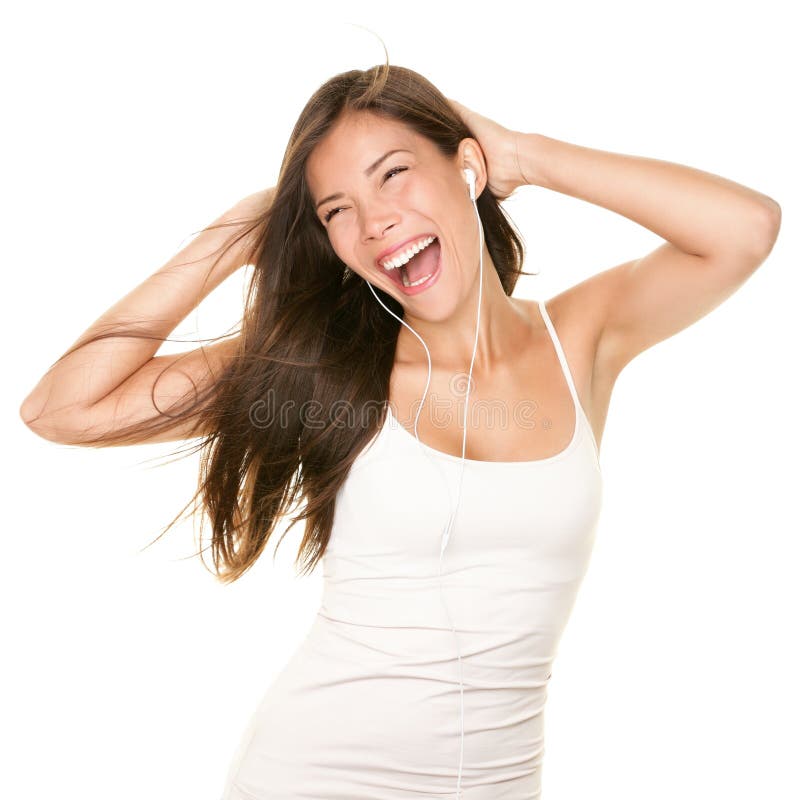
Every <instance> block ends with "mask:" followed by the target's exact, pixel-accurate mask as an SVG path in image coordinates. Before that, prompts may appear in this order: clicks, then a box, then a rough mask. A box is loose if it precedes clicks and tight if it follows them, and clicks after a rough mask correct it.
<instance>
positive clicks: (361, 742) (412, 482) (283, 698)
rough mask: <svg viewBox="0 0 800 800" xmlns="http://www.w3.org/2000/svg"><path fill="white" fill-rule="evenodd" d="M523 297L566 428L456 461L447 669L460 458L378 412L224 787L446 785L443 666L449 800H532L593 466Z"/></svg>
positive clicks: (281, 790) (362, 790) (355, 794)
mask: <svg viewBox="0 0 800 800" xmlns="http://www.w3.org/2000/svg"><path fill="white" fill-rule="evenodd" d="M539 308H540V310H541V313H542V317H543V319H544V321H545V323H546V325H547V329H548V331H549V333H550V337H551V339H552V343H553V346H554V347H555V350H556V353H557V355H558V359H559V361H560V363H561V367H562V372H563V376H564V379H565V380H566V382H567V385H568V386H569V391H570V395H571V397H572V403H573V406H574V409H575V428H574V432H573V436H572V440H571V441H570V443H569V444H568V445H567V446H566V447H565V448H564V449H563V450H562V451H561V452H559V453H557V454H556V455H553V456H551V457H549V458H543V459H538V460H535V461H513V462H504V461H477V460H471V459H467V460H466V464H465V466H464V476H463V484H462V487H461V496H460V504H459V508H458V512H457V514H456V516H455V518H454V520H453V524H452V529H451V534H450V540H449V543H448V545H447V549H446V551H445V553H444V557H443V561H442V578H441V580H442V592H443V594H444V596H445V597H446V600H447V607H448V610H449V613H450V618H451V620H452V623H453V625H454V627H455V629H456V631H457V636H458V648H459V650H460V654H461V665H460V669H459V663H458V657H457V652H456V647H455V644H454V638H453V632H452V631H451V627H450V623H449V622H448V619H447V616H446V614H445V610H444V608H443V606H442V602H441V599H440V594H439V578H438V571H439V555H440V543H441V534H442V531H443V529H444V526H445V524H446V522H447V519H448V516H449V510H450V508H451V505H455V497H456V487H457V481H458V478H459V472H460V470H461V458H460V457H459V456H454V455H451V454H448V453H443V452H441V451H439V450H436V449H434V448H431V447H429V446H428V445H424V444H423V445H422V448H423V450H424V454H423V453H422V452H421V451H420V443H419V442H418V441H417V439H416V437H415V436H414V435H413V434H412V433H410V432H409V431H407V430H406V429H405V428H404V427H403V426H402V425H400V423H399V422H398V421H397V420H396V419H395V417H394V416H392V415H391V412H390V411H388V412H387V415H386V418H385V422H384V424H383V425H382V427H381V429H380V431H379V432H378V434H377V435H376V436H375V437H373V439H372V440H371V441H370V443H369V444H368V445H367V447H365V449H364V450H363V451H362V452H361V453H360V454H359V456H358V458H357V459H356V461H355V462H354V464H353V466H352V467H351V471H350V473H349V474H348V477H347V479H346V481H345V483H344V484H343V485H342V486H341V488H340V490H339V493H338V495H337V499H336V509H335V514H334V521H333V528H332V532H331V537H330V540H329V543H328V546H327V550H326V552H325V555H324V557H323V559H322V564H323V579H324V584H323V597H322V602H321V605H320V609H319V612H318V614H317V616H316V618H315V621H314V623H313V625H312V626H311V629H310V631H309V633H308V636H307V637H306V639H305V640H304V642H303V643H302V644H301V646H300V647H299V649H298V650H297V651H296V652H295V654H294V656H293V657H292V658H291V659H290V660H289V662H288V664H287V666H286V667H285V668H284V670H283V672H282V673H281V674H280V675H279V677H278V678H277V679H276V680H275V681H274V682H273V684H272V686H271V687H270V689H269V691H268V692H267V694H266V696H265V698H264V700H263V702H262V705H261V707H260V708H259V711H258V712H257V713H256V716H255V717H254V720H253V723H252V725H251V733H250V734H248V735H249V736H250V738H248V740H247V746H246V748H245V749H244V751H243V754H242V756H241V760H240V764H239V766H238V767H237V768H236V769H234V770H232V778H231V780H232V783H231V784H230V786H231V790H230V791H231V793H230V794H228V795H226V798H239V797H243V798H245V797H246V798H248V800H250V799H251V798H256V797H257V798H273V797H274V798H281V799H282V800H285V799H286V798H300V797H303V798H308V797H319V798H321V797H347V798H348V800H361V799H362V798H363V800H368V799H369V800H375V798H395V797H396V798H405V797H410V796H411V795H412V794H413V795H414V796H419V797H424V796H436V797H455V787H456V780H457V774H458V766H459V756H460V747H461V711H460V709H461V705H460V704H461V696H460V682H459V677H461V680H463V687H464V688H463V691H464V697H463V700H464V731H465V734H464V752H463V766H462V775H461V790H462V792H463V795H464V797H465V798H469V800H500V798H505V799H507V800H510V799H512V798H513V799H514V800H534V798H539V797H540V793H541V769H542V756H543V751H544V708H545V701H546V698H547V682H548V680H549V678H550V676H551V669H552V663H553V660H554V658H555V656H556V653H557V648H558V642H559V639H560V637H561V634H562V632H563V631H564V627H565V625H566V623H567V620H568V617H569V615H570V612H571V610H572V607H573V604H574V601H575V598H576V594H577V592H578V588H579V586H580V583H581V579H582V578H583V576H584V574H585V572H586V569H587V567H588V564H589V559H590V554H591V551H592V546H593V542H594V533H595V527H596V523H597V521H598V517H599V514H600V509H601V496H602V478H601V471H600V464H599V458H598V451H597V446H596V443H595V439H594V434H593V432H592V429H591V426H590V424H589V421H588V419H587V417H586V415H585V413H584V410H583V408H582V407H581V405H580V402H579V400H578V395H577V392H576V391H575V385H574V382H573V380H572V375H571V373H570V369H569V366H568V364H567V361H566V358H565V356H564V351H563V349H562V347H561V344H560V342H559V340H558V336H557V335H556V332H555V328H554V327H553V324H552V322H551V321H550V318H549V315H548V314H547V310H546V308H545V306H544V303H543V302H542V301H539ZM426 455H427V456H429V457H426ZM446 491H447V492H449V495H447V494H445V492H446ZM236 789H238V790H241V792H242V793H241V794H237V793H235V791H234V790H236Z"/></svg>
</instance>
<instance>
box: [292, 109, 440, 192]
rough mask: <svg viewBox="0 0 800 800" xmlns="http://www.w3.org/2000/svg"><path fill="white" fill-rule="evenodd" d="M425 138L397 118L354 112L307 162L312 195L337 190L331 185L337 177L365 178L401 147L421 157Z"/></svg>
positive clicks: (328, 135)
mask: <svg viewBox="0 0 800 800" xmlns="http://www.w3.org/2000/svg"><path fill="white" fill-rule="evenodd" d="M425 142H426V140H425V137H423V136H420V135H419V134H418V133H417V132H416V131H415V130H413V129H412V128H410V127H409V126H407V125H405V124H404V123H402V122H400V121H399V120H396V119H386V118H385V117H380V116H378V115H376V114H370V113H369V112H358V113H351V114H348V115H347V116H345V117H343V118H341V119H339V120H337V121H336V122H335V123H334V125H333V126H332V127H331V129H330V130H329V131H328V133H327V134H326V135H325V138H324V139H322V141H320V142H319V143H318V144H317V145H316V147H315V148H314V150H313V151H312V153H311V155H310V156H309V158H308V161H307V162H306V179H307V181H308V185H309V188H310V189H311V192H312V195H314V196H318V194H319V192H320V191H326V190H328V189H330V191H332V192H333V191H338V190H339V189H340V188H342V187H340V186H339V185H338V184H337V185H335V186H332V185H330V182H331V181H334V182H335V181H336V179H337V178H338V177H340V176H341V179H342V180H344V179H345V178H347V177H348V176H353V175H357V176H359V177H363V172H364V170H365V169H366V168H367V167H368V166H369V165H370V164H372V163H373V162H374V161H375V159H377V158H379V157H380V156H382V155H383V154H384V153H385V152H386V151H387V150H394V149H395V148H402V149H406V150H411V151H412V152H414V153H416V154H419V153H420V152H421V151H422V150H423V149H424V148H425Z"/></svg>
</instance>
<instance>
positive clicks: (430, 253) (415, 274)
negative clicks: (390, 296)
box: [405, 239, 441, 283]
mask: <svg viewBox="0 0 800 800" xmlns="http://www.w3.org/2000/svg"><path fill="white" fill-rule="evenodd" d="M440 250H441V247H440V246H439V240H438V239H436V241H434V242H432V243H431V244H429V245H428V246H427V247H426V248H425V249H424V250H423V251H422V252H420V253H417V254H416V255H415V256H414V257H413V258H412V259H411V261H409V262H408V263H407V264H406V266H405V269H406V274H407V275H408V280H409V283H410V282H412V281H418V280H419V279H420V278H423V277H424V276H425V275H430V274H431V273H432V272H433V271H434V269H436V262H437V261H438V260H439V251H440Z"/></svg>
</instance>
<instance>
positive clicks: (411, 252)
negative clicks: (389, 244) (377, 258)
mask: <svg viewBox="0 0 800 800" xmlns="http://www.w3.org/2000/svg"><path fill="white" fill-rule="evenodd" d="M435 240H436V237H435V236H428V238H427V239H422V240H421V241H419V242H417V243H416V244H414V245H412V246H411V247H409V248H407V249H406V250H404V251H403V252H402V253H400V255H397V256H394V257H393V258H390V259H387V260H386V261H382V262H381V266H383V268H384V269H397V268H398V267H402V266H403V265H404V264H407V263H408V262H409V261H410V260H411V259H412V257H413V256H415V255H416V254H417V253H419V251H420V250H424V249H425V248H426V247H427V246H428V245H429V244H431V242H434V241H435Z"/></svg>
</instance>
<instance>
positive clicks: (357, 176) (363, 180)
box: [306, 112, 483, 318]
mask: <svg viewBox="0 0 800 800" xmlns="http://www.w3.org/2000/svg"><path fill="white" fill-rule="evenodd" d="M465 147H470V148H472V147H474V150H473V151H472V152H478V151H479V148H478V145H477V142H475V140H474V139H464V140H463V141H462V142H461V143H460V145H459V150H458V153H457V154H456V157H455V158H453V159H450V158H447V157H446V156H443V155H442V154H441V153H440V152H439V150H438V149H437V148H436V146H435V145H434V144H433V143H432V142H431V141H429V140H428V139H426V138H425V137H424V136H421V135H420V134H418V133H417V132H416V131H414V130H413V129H411V128H409V127H408V126H406V125H404V124H402V123H400V122H398V121H396V120H391V119H385V118H382V117H380V116H377V115H375V114H372V113H370V112H358V113H351V114H349V115H347V116H345V117H342V118H340V119H339V120H338V121H337V122H336V123H335V124H334V126H333V127H332V128H331V130H330V131H329V133H328V135H327V136H326V137H325V139H323V140H322V141H321V142H320V143H319V144H318V145H317V146H316V148H315V149H314V151H313V153H312V154H311V156H310V158H309V159H308V162H307V164H306V180H307V183H308V187H309V190H310V192H311V197H312V200H313V203H314V205H315V206H316V214H317V218H318V219H319V221H320V223H321V224H322V225H323V227H324V228H325V230H326V232H327V234H328V238H329V240H330V243H331V245H332V247H333V249H334V251H335V252H336V255H337V256H338V257H339V258H340V259H341V260H342V261H343V262H344V263H345V264H347V266H348V267H350V269H352V270H353V271H354V272H356V273H358V274H359V275H361V276H362V277H363V278H364V279H365V280H367V281H369V282H370V283H371V284H373V286H377V287H379V288H381V289H383V290H384V291H386V292H387V293H389V294H390V295H392V296H393V297H395V298H396V299H397V300H398V301H399V302H400V303H402V305H403V306H404V307H406V308H411V309H414V311H415V312H416V311H419V312H421V315H422V316H425V317H428V318H434V317H441V316H447V314H448V313H449V312H450V311H452V310H453V309H454V308H455V307H456V306H457V305H458V303H459V302H461V300H462V299H463V298H465V297H466V296H467V295H468V294H469V292H470V289H471V286H472V284H473V282H474V281H475V280H476V279H477V277H478V268H479V247H480V239H479V235H480V234H479V231H478V221H477V218H476V214H475V210H474V207H473V205H472V201H471V200H470V198H469V190H468V188H467V184H466V182H465V181H464V175H463V172H462V166H463V164H462V162H464V158H463V154H464V150H465ZM393 150H396V151H397V152H394V153H392V154H391V155H389V156H387V157H386V158H383V157H384V156H385V154H386V153H389V152H390V151H393ZM381 159H382V160H381ZM378 162H379V163H378ZM468 163H469V165H470V166H473V168H475V171H476V173H478V174H479V176H480V174H481V170H480V169H478V168H476V167H475V165H474V164H475V162H474V161H473V162H468ZM376 164H377V166H375V165H376ZM372 167H374V169H372V171H370V168H372ZM482 183H483V182H482V181H481V179H480V177H479V179H478V185H477V187H476V192H477V194H480V190H481V188H482ZM331 195H337V196H335V197H331ZM431 236H435V237H436V238H437V239H438V242H437V243H434V244H433V245H432V246H431V247H430V248H429V249H430V250H431V254H429V255H428V256H427V257H425V260H424V261H422V259H423V256H422V255H421V256H420V259H421V261H420V264H419V266H416V265H412V264H409V270H408V271H406V278H407V280H409V281H412V280H413V277H412V275H413V272H415V271H417V272H418V274H419V273H421V274H419V277H420V278H421V277H424V274H429V272H430V270H431V269H433V270H434V274H433V277H432V279H431V280H429V281H426V282H424V283H423V284H421V285H420V286H419V287H418V288H410V289H409V288H405V289H404V287H403V283H402V277H403V276H402V272H403V271H401V270H400V269H399V268H395V269H393V270H391V271H389V270H386V269H385V268H384V267H383V266H380V265H379V264H378V263H376V259H378V258H379V257H380V260H381V261H382V260H383V259H384V258H385V256H383V255H382V254H383V253H384V251H386V250H387V249H392V248H395V247H396V246H397V245H401V244H403V245H404V246H403V247H401V248H400V249H399V250H398V251H397V253H396V254H399V253H401V252H402V251H403V250H405V249H406V246H405V244H404V243H406V242H411V243H413V242H416V241H418V240H421V239H424V238H426V237H428V238H430V237H431ZM437 247H438V248H440V255H439V258H438V266H436V264H437V260H436V259H435V258H434V257H433V255H434V254H435V253H436V250H437ZM396 254H395V255H396ZM428 259H429V261H428ZM423 264H426V265H427V264H432V265H433V266H427V267H426V268H425V269H422V265H423Z"/></svg>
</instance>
